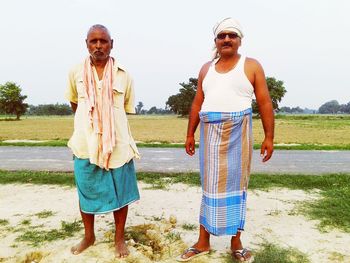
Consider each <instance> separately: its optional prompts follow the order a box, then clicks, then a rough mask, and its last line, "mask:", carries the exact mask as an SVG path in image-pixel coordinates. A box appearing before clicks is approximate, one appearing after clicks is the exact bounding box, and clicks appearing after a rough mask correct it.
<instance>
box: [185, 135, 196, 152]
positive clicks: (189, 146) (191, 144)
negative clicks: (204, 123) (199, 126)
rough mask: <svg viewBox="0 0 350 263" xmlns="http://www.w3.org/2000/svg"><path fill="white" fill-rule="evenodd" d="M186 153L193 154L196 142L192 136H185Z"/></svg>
mask: <svg viewBox="0 0 350 263" xmlns="http://www.w3.org/2000/svg"><path fill="white" fill-rule="evenodd" d="M185 148H186V153H187V154H188V155H191V156H192V155H194V153H195V148H196V142H195V140H194V136H187V139H186V143H185Z"/></svg>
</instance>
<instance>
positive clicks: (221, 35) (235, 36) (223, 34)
mask: <svg viewBox="0 0 350 263" xmlns="http://www.w3.org/2000/svg"><path fill="white" fill-rule="evenodd" d="M226 36H228V38H230V39H235V38H237V37H238V34H236V33H220V34H218V35H217V36H216V38H217V39H221V40H222V39H225V38H226Z"/></svg>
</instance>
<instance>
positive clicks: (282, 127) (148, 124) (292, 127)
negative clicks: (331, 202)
mask: <svg viewBox="0 0 350 263" xmlns="http://www.w3.org/2000/svg"><path fill="white" fill-rule="evenodd" d="M128 118H129V122H130V127H131V131H132V133H133V137H134V139H135V140H136V141H140V142H167V143H183V142H184V140H185V138H186V130H187V121H188V120H187V118H179V117H177V116H169V115H168V116H153V115H151V116H150V115H148V116H140V115H130V116H128ZM72 131H73V117H29V118H25V117H24V118H23V119H22V120H21V121H0V140H13V139H31V140H65V139H69V137H70V136H71V134H72ZM253 133H254V141H255V143H261V141H262V140H263V129H262V125H261V121H260V120H257V119H254V120H253ZM196 138H197V141H198V140H199V132H198V131H197V133H196ZM275 142H276V143H285V144H291V143H298V144H329V145H338V146H341V145H350V120H348V119H341V118H339V119H337V118H334V119H330V118H327V116H325V117H323V116H319V117H318V118H315V119H301V118H300V119H295V117H294V118H288V117H285V118H283V119H276V132H275Z"/></svg>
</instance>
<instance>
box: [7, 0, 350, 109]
mask: <svg viewBox="0 0 350 263" xmlns="http://www.w3.org/2000/svg"><path fill="white" fill-rule="evenodd" d="M349 10H350V1H346V0H308V1H302V0H294V1H292V0H284V1H277V0H265V1H261V0H246V1H234V0H227V1H226V0H216V1H200V0H198V1H196V0H194V1H189V0H187V1H185V0H177V1H161V0H149V1H135V0H134V1H133V0H128V1H118V0H114V1H112V0H111V1H108V0H99V1H91V0H57V1H54V0H52V1H49V0H46V1H44V0H31V1H25V0H22V1H20V0H11V1H2V4H1V11H2V12H1V13H2V14H1V16H0V34H1V41H0V50H1V51H2V52H1V54H2V56H1V63H0V72H1V74H0V84H3V83H5V82H6V81H14V82H16V83H17V84H19V85H20V86H21V88H22V89H23V93H24V94H26V95H28V99H27V102H28V103H30V104H45V103H56V102H59V103H63V102H66V101H65V99H64V97H63V93H64V90H65V87H66V83H67V74H68V71H69V69H70V68H71V67H72V66H74V65H75V64H77V63H80V62H81V61H82V60H83V59H84V58H85V57H86V56H87V54H88V53H87V50H86V47H85V43H84V40H85V37H86V32H87V30H88V28H89V27H90V26H91V25H92V24H96V23H101V24H104V25H105V26H107V27H108V28H109V30H110V32H111V35H112V38H113V39H114V41H115V46H114V49H113V51H112V55H113V56H115V57H116V59H117V60H118V61H119V62H120V63H121V64H123V65H124V66H125V67H126V68H127V69H128V70H129V72H130V73H131V75H132V76H133V78H134V81H135V90H136V102H138V101H142V102H143V103H144V105H145V108H150V107H152V106H156V107H162V108H164V107H165V102H166V100H167V98H168V97H169V96H170V95H173V94H175V93H177V92H178V89H179V88H180V86H179V83H180V82H187V81H188V79H189V78H190V77H197V75H198V72H199V69H200V67H201V66H202V64H204V63H205V62H206V61H208V60H209V59H210V54H211V48H212V45H213V35H212V27H213V25H214V24H215V23H216V22H217V21H218V20H221V19H223V18H225V17H228V16H231V17H234V18H236V19H237V20H238V21H240V23H241V24H242V27H243V30H244V33H245V37H244V38H243V40H242V47H241V49H240V52H241V54H244V55H246V56H249V57H253V58H256V59H257V60H258V61H259V62H260V63H261V64H262V65H263V67H264V69H265V74H266V75H267V76H270V77H275V78H277V79H279V80H283V81H284V83H285V87H286V89H287V94H286V95H285V97H284V98H283V100H282V103H281V105H282V106H300V107H303V108H304V107H308V108H314V109H317V108H318V107H319V106H321V104H323V103H324V102H326V101H329V100H332V99H335V100H338V101H339V103H347V102H349V101H350V80H349V77H348V76H349V73H348V71H349V65H348V64H349V59H350V48H349V47H350V36H349V32H350V19H349V17H348V14H347V12H348V11H349Z"/></svg>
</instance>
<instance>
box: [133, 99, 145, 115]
mask: <svg viewBox="0 0 350 263" xmlns="http://www.w3.org/2000/svg"><path fill="white" fill-rule="evenodd" d="M143 106H144V105H143V103H142V101H139V103H138V104H137V105H136V107H135V111H136V114H141V112H142V108H143Z"/></svg>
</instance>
